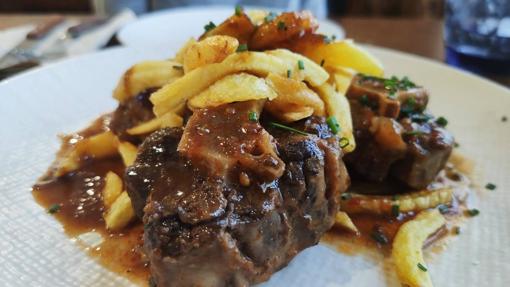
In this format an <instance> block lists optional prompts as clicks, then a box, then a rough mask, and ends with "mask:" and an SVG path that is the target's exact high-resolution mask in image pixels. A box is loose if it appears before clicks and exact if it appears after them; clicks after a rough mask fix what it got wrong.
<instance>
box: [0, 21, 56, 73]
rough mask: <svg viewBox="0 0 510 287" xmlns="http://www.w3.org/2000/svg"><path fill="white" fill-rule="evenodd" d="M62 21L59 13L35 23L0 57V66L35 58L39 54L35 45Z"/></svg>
mask: <svg viewBox="0 0 510 287" xmlns="http://www.w3.org/2000/svg"><path fill="white" fill-rule="evenodd" d="M62 22H64V17H62V16H61V15H55V16H52V17H50V18H49V19H48V20H46V21H44V22H42V23H40V24H39V25H37V26H36V27H35V28H34V29H33V30H32V31H30V32H29V33H28V34H27V37H26V38H25V40H23V42H21V43H20V44H19V45H17V46H16V47H15V48H14V49H12V50H11V51H9V53H7V54H6V55H5V56H3V57H2V58H1V59H0V68H4V67H8V66H12V65H16V64H18V63H21V62H27V61H33V60H36V58H37V57H38V56H39V55H38V54H37V52H36V49H37V47H38V46H39V45H40V44H41V42H42V41H43V40H44V39H45V38H46V36H47V35H48V34H50V32H51V31H53V29H54V28H55V27H57V26H58V25H59V24H61V23H62Z"/></svg>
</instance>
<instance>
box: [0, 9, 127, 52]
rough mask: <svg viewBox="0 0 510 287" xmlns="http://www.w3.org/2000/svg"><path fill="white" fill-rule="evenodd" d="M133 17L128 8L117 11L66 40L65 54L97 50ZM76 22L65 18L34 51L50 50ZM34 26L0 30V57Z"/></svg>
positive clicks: (22, 38)
mask: <svg viewBox="0 0 510 287" xmlns="http://www.w3.org/2000/svg"><path fill="white" fill-rule="evenodd" d="M134 19H136V15H135V13H133V11H131V10H129V9H125V10H123V11H121V12H119V13H118V14H116V15H115V16H114V17H113V18H112V19H110V20H109V21H108V22H107V23H106V24H104V25H102V26H100V27H98V28H95V29H94V30H92V31H89V32H87V33H85V34H84V35H83V36H81V37H79V38H78V39H75V40H72V41H69V42H66V44H65V50H66V52H67V55H68V56H76V55H81V54H85V53H89V52H93V51H96V50H98V49H99V48H101V47H102V46H104V45H105V44H106V43H107V42H108V40H109V39H110V38H111V37H112V35H113V34H115V32H117V31H118V30H119V29H120V28H122V27H123V26H124V25H126V24H127V23H129V22H131V21H133V20H134ZM76 24H78V21H76V20H67V21H66V22H65V23H64V24H62V25H60V26H59V27H57V28H56V30H55V31H53V32H52V33H51V34H50V35H48V37H46V39H44V40H42V41H43V42H42V43H40V44H39V45H38V47H37V50H36V52H37V53H42V54H44V53H46V52H51V51H52V49H54V48H55V46H56V45H55V44H57V43H58V41H59V38H60V37H61V36H62V35H64V34H65V32H66V30H67V28H69V27H70V26H73V25H76ZM34 27H35V25H23V26H18V27H14V28H10V29H5V30H0V58H1V57H3V56H4V55H5V54H7V53H8V52H9V51H10V50H11V49H13V48H14V47H16V46H17V45H18V44H19V43H21V42H22V41H23V40H24V39H25V37H26V35H27V33H28V32H30V31H31V30H32V29H33V28H34ZM43 62H45V61H43Z"/></svg>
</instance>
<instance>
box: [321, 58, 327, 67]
mask: <svg viewBox="0 0 510 287" xmlns="http://www.w3.org/2000/svg"><path fill="white" fill-rule="evenodd" d="M325 62H326V60H324V59H322V60H321V67H324V63H325Z"/></svg>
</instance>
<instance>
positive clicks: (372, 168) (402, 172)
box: [345, 75, 454, 189]
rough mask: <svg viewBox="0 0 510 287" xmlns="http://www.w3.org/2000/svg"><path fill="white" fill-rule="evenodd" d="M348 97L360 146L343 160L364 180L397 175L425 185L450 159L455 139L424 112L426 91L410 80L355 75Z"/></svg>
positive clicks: (412, 183) (409, 182) (413, 184)
mask: <svg viewBox="0 0 510 287" xmlns="http://www.w3.org/2000/svg"><path fill="white" fill-rule="evenodd" d="M347 98H348V99H349V103H350V105H351V113H352V119H353V125H354V136H355V139H356V144H357V147H356V150H355V151H354V152H353V153H351V154H349V155H347V156H346V158H345V160H346V163H347V165H348V166H349V169H350V171H352V172H353V173H354V174H355V175H356V176H358V177H360V179H362V180H369V181H376V182H377V181H383V180H385V179H387V178H393V179H396V180H398V181H400V182H402V183H404V184H406V185H407V186H408V187H411V188H414V189H421V188H425V187H427V185H428V184H429V183H431V182H432V181H433V180H434V179H435V178H436V176H437V174H438V173H439V171H441V170H442V169H443V168H444V166H445V164H446V161H447V160H448V158H449V156H450V154H451V151H452V147H453V143H454V139H453V137H452V135H451V134H450V133H449V132H448V131H447V130H445V129H444V128H443V127H442V126H441V125H440V124H438V123H437V121H436V119H435V118H434V117H433V116H432V115H430V114H428V113H427V112H426V107H427V104H428V94H427V92H426V91H425V90H424V89H423V88H421V87H418V86H416V85H415V84H414V83H412V82H410V81H409V80H407V79H403V80H398V79H395V78H394V79H380V78H375V77H370V76H364V75H357V76H356V77H354V79H353V81H352V83H351V86H350V87H349V90H348V91H347Z"/></svg>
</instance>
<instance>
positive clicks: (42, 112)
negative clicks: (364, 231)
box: [0, 48, 510, 287]
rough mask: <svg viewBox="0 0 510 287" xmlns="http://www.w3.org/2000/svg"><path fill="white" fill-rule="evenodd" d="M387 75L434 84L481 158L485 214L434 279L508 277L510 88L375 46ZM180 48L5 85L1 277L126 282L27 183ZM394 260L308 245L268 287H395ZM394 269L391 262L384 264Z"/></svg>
mask: <svg viewBox="0 0 510 287" xmlns="http://www.w3.org/2000/svg"><path fill="white" fill-rule="evenodd" d="M370 50H371V51H373V52H374V54H375V55H376V56H377V57H379V58H380V59H381V61H382V62H383V63H384V64H385V66H386V67H387V72H388V74H389V75H391V74H396V75H407V76H409V77H410V78H411V79H413V80H415V81H416V82H418V83H420V84H423V85H425V86H426V87H427V88H428V89H429V90H430V92H431V95H432V100H431V105H430V107H431V109H432V111H433V112H434V113H435V114H437V115H443V116H445V117H447V118H448V120H449V128H450V129H451V131H453V133H454V134H455V136H456V138H457V140H458V141H459V142H460V144H461V147H460V150H461V151H462V153H464V154H466V155H467V156H469V157H470V158H471V159H473V160H474V161H475V162H476V171H477V173H478V174H480V173H481V172H483V173H484V174H485V177H480V178H481V179H480V183H481V184H485V183H486V182H489V181H490V182H494V183H496V184H497V186H498V188H497V190H495V191H492V192H489V191H487V192H483V194H484V195H483V196H481V200H479V203H478V204H477V205H476V206H477V207H478V208H479V209H480V210H481V215H480V216H478V217H476V218H473V220H470V221H469V223H468V225H467V226H466V227H465V228H463V230H462V234H461V235H460V236H459V237H458V239H457V240H455V241H454V242H452V243H451V244H450V246H449V248H448V249H447V250H445V251H444V252H441V253H440V254H439V255H435V256H432V257H433V258H432V259H431V260H429V267H430V273H431V274H432V278H433V280H434V281H435V283H436V286H506V285H508V283H510V248H508V246H509V244H508V240H509V239H510V208H509V207H508V206H509V204H510V193H509V191H510V177H508V171H509V170H510V153H509V147H510V122H506V123H504V122H502V121H501V117H502V116H503V115H507V116H510V109H509V108H510V91H509V90H507V89H505V88H503V87H501V86H498V85H496V84H493V83H491V82H488V81H486V80H483V79H480V78H478V77H475V76H472V75H469V74H465V73H462V72H459V71H456V70H453V69H450V68H448V67H446V66H443V65H441V64H438V63H434V62H430V61H427V60H424V59H421V58H418V57H415V56H410V55H406V54H401V53H397V52H392V51H389V50H383V49H376V48H371V49H370ZM169 56H171V53H169V52H168V51H165V50H163V51H157V50H156V49H145V50H136V49H132V48H130V49H128V48H120V49H113V50H109V51H105V52H101V53H97V54H93V55H88V56H83V57H77V58H75V59H71V60H66V61H63V62H61V63H57V64H53V65H49V66H47V67H43V68H40V69H36V70H34V71H32V72H29V73H26V74H23V75H20V76H17V77H14V78H11V79H9V80H7V81H5V82H3V83H1V84H0V99H1V101H0V123H1V127H0V159H1V165H0V191H1V196H2V199H1V200H0V266H1V268H0V282H1V283H0V285H1V286H122V285H126V286H127V285H129V283H128V281H127V280H125V279H123V278H122V277H119V276H118V275H116V274H113V273H111V272H109V271H107V270H105V269H103V268H102V267H101V266H100V265H98V264H97V263H95V262H94V261H93V260H92V259H90V258H89V257H87V256H86V255H85V254H84V252H83V251H82V250H80V248H79V247H78V246H77V244H76V243H75V242H74V241H72V240H69V238H67V237H66V235H64V233H63V230H62V227H61V226H60V224H59V223H58V222H57V221H56V220H54V219H53V218H52V217H51V216H50V215H48V214H47V213H46V211H45V210H44V209H43V208H41V207H40V206H38V205H37V204H36V203H35V202H34V200H33V198H32V195H31V192H30V187H31V185H32V184H33V183H34V182H35V181H36V179H37V178H38V177H39V176H40V175H41V174H42V173H43V172H44V171H45V170H46V168H47V167H48V165H49V164H50V162H51V161H52V160H53V158H54V154H55V152H56V150H57V149H58V144H59V143H58V140H57V137H56V135H57V134H58V133H62V132H71V131H75V130H77V129H80V128H83V127H84V126H85V125H87V123H89V122H90V121H91V120H93V119H94V118H95V117H97V116H98V115H99V114H101V113H104V112H107V111H110V110H112V109H114V108H115V106H116V103H115V101H114V100H113V99H112V98H111V96H110V95H111V92H112V89H113V88H114V86H115V85H116V82H117V80H118V78H119V76H120V75H121V73H122V72H123V71H124V70H125V69H126V68H127V67H129V66H130V65H131V64H133V63H135V62H137V61H140V60H143V59H158V58H166V57H169ZM384 266H385V264H382V263H380V261H374V260H373V259H369V258H367V257H366V256H355V255H353V256H347V255H344V254H341V253H338V252H336V251H334V250H332V249H329V248H327V247H325V246H322V245H319V246H317V247H313V248H309V249H307V250H306V251H304V252H302V253H301V254H299V255H298V256H297V257H296V258H295V259H294V260H293V261H292V262H291V264H290V265H289V266H288V267H287V268H285V269H283V270H282V271H280V272H278V273H277V274H275V275H274V276H273V277H272V279H271V280H270V281H269V283H267V285H264V286H328V287H332V286H397V285H396V283H395V281H394V274H393V273H392V272H389V273H387V274H385V273H384V272H383V271H384V268H385V267H384ZM386 266H387V265H386Z"/></svg>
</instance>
